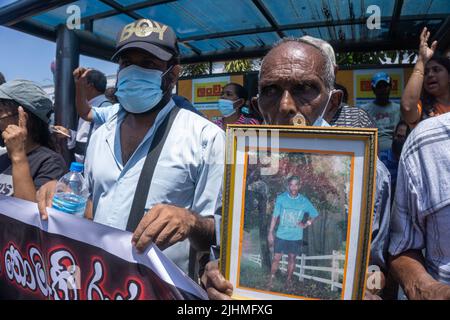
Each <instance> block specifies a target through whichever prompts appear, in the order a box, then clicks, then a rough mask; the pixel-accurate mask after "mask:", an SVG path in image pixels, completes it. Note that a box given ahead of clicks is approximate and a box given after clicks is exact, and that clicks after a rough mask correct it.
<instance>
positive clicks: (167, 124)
mask: <svg viewBox="0 0 450 320" xmlns="http://www.w3.org/2000/svg"><path fill="white" fill-rule="evenodd" d="M116 59H118V62H119V72H118V79H117V91H116V96H117V99H118V101H119V103H118V104H116V105H114V106H112V107H110V108H100V109H96V108H88V109H86V110H85V112H84V114H80V115H81V116H82V117H83V118H84V119H85V120H87V121H93V120H94V122H96V123H98V122H102V121H103V122H105V124H104V125H102V126H101V127H100V128H99V129H98V130H97V131H96V132H95V133H94V134H93V135H92V137H91V140H90V143H89V146H88V150H87V153H86V154H87V156H86V161H85V168H86V169H85V176H86V178H87V179H86V180H87V181H88V185H89V190H90V193H91V195H90V198H91V199H90V201H91V203H92V206H93V210H92V211H91V212H89V211H88V212H86V213H85V216H87V217H91V218H92V217H93V219H94V221H95V222H98V223H102V224H106V225H109V226H111V227H115V228H119V229H122V230H128V231H130V232H133V233H134V234H133V237H132V245H133V246H135V247H136V249H137V250H138V251H139V252H143V251H144V250H145V249H146V248H147V247H148V245H149V244H150V243H151V242H153V243H154V244H156V245H157V246H158V247H159V248H160V249H162V250H164V253H165V254H166V256H167V257H169V258H170V259H172V261H173V262H175V263H176V264H177V265H178V266H179V267H180V268H181V269H182V270H183V271H184V272H186V273H188V274H189V275H190V276H191V277H192V278H194V279H195V277H196V276H197V275H196V274H195V270H196V269H197V266H196V263H197V262H198V261H197V251H204V250H209V247H210V245H211V244H212V242H213V241H214V239H215V237H214V232H215V231H214V215H215V214H220V212H221V187H222V180H223V158H224V156H223V155H224V140H225V139H224V133H223V131H222V130H220V128H218V127H217V126H216V125H214V124H213V123H211V122H210V121H208V120H207V119H205V118H203V117H201V116H199V115H198V114H195V113H194V112H191V111H188V110H185V109H180V108H178V107H176V106H175V103H174V101H173V100H172V94H171V91H172V85H173V82H174V79H176V78H177V77H178V73H179V72H180V65H179V49H178V44H177V39H176V35H175V32H174V31H173V30H172V28H170V27H169V26H166V25H163V24H161V23H159V22H156V21H152V20H148V19H142V20H137V21H135V22H133V23H131V24H129V25H127V26H125V27H124V28H123V30H122V32H120V33H119V38H118V42H117V51H116V53H115V55H114V56H113V60H116ZM85 72H86V71H85ZM81 77H83V75H81ZM53 190H54V182H53V185H52V184H51V183H49V184H47V185H46V186H45V188H44V187H43V188H42V189H41V190H40V191H39V192H38V199H39V209H40V212H41V216H42V217H43V218H44V219H45V218H46V217H47V212H46V209H45V207H46V206H49V205H50V204H51V198H52V193H53ZM88 207H89V206H88Z"/></svg>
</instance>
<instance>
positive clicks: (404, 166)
mask: <svg viewBox="0 0 450 320" xmlns="http://www.w3.org/2000/svg"><path fill="white" fill-rule="evenodd" d="M411 249H414V250H423V249H425V262H426V266H425V267H426V268H427V270H428V272H429V273H430V274H431V276H433V278H435V279H436V280H438V281H441V282H442V283H446V284H450V113H447V114H444V115H442V116H439V117H434V118H430V119H428V120H425V121H423V122H421V123H420V124H419V125H418V126H417V127H416V128H415V129H414V130H413V131H412V132H411V134H410V136H409V137H408V140H407V141H406V143H405V146H404V148H403V152H402V155H401V157H400V163H399V168H398V177H397V191H396V195H395V202H394V207H393V212H392V220H391V235H390V244H389V253H390V254H391V255H398V254H400V253H402V252H405V251H407V250H411Z"/></svg>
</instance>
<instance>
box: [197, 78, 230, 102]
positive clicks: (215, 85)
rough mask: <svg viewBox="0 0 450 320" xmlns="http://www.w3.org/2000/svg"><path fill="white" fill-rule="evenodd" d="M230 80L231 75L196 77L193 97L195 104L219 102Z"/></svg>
mask: <svg viewBox="0 0 450 320" xmlns="http://www.w3.org/2000/svg"><path fill="white" fill-rule="evenodd" d="M229 82H230V77H214V78H203V79H194V80H193V81H192V98H193V101H192V102H193V103H194V104H203V103H217V101H218V100H219V99H220V96H221V94H222V89H223V87H224V86H225V85H227V84H228V83H229Z"/></svg>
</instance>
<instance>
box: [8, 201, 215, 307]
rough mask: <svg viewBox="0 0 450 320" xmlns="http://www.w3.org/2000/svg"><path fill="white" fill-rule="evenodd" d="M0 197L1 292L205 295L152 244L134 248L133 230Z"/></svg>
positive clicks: (84, 296)
mask: <svg viewBox="0 0 450 320" xmlns="http://www.w3.org/2000/svg"><path fill="white" fill-rule="evenodd" d="M48 211H49V219H48V220H47V221H43V220H41V219H40V217H39V213H38V209H37V204H36V203H32V202H28V201H24V200H20V199H16V198H13V197H5V196H0V298H2V299H54V300H91V299H100V300H159V299H161V300H181V299H207V296H206V293H205V292H204V291H203V290H202V289H201V288H200V287H199V286H198V285H197V284H196V283H195V282H194V281H192V280H191V279H190V278H189V277H188V276H187V275H185V274H184V273H183V272H182V271H181V270H180V269H179V268H178V267H177V266H176V265H175V264H174V263H173V262H172V261H170V260H169V259H168V258H167V257H166V256H164V254H163V253H162V252H161V251H160V250H159V249H158V248H157V247H156V246H155V245H153V244H152V245H150V246H149V247H148V248H147V249H146V250H145V252H144V253H142V254H139V253H137V251H136V250H135V248H134V247H132V245H131V236H132V234H131V233H129V232H126V231H121V230H118V229H114V228H111V227H108V226H104V225H101V224H98V223H95V222H92V221H90V220H87V219H82V218H77V217H74V216H71V215H69V214H64V213H61V212H58V211H56V210H53V209H48Z"/></svg>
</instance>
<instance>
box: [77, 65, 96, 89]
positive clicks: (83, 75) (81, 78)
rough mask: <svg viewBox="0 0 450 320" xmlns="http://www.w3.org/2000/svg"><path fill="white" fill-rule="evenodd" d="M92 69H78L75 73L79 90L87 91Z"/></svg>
mask: <svg viewBox="0 0 450 320" xmlns="http://www.w3.org/2000/svg"><path fill="white" fill-rule="evenodd" d="M91 70H92V69H87V68H84V67H79V68H76V69H75V70H74V72H73V78H74V80H75V86H76V87H77V89H86V88H87V85H88V82H87V75H88V73H89V72H90V71H91Z"/></svg>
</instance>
